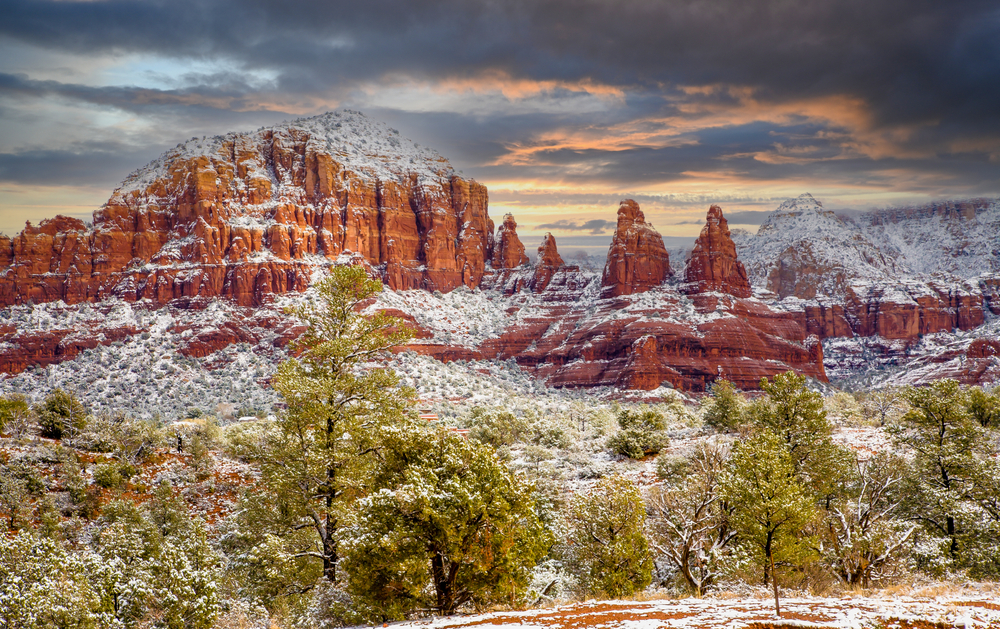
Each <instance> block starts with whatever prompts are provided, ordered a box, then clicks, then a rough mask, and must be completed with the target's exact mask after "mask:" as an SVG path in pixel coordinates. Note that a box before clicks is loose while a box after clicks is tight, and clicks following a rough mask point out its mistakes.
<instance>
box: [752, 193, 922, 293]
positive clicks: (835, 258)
mask: <svg viewBox="0 0 1000 629" xmlns="http://www.w3.org/2000/svg"><path fill="white" fill-rule="evenodd" d="M733 240H734V241H735V242H736V246H737V250H738V252H739V258H740V260H741V261H742V262H743V265H744V266H745V267H746V269H747V274H748V275H749V276H750V282H751V284H753V286H754V288H757V289H763V288H766V289H768V290H770V291H772V292H774V293H777V295H778V297H779V298H785V297H788V296H790V295H794V296H796V297H800V298H803V299H812V298H815V297H843V296H844V291H845V288H846V286H847V285H849V284H851V283H854V282H856V281H858V280H861V281H868V282H876V283H883V284H884V283H892V281H893V280H894V278H896V277H898V276H899V273H900V272H901V271H903V270H904V267H902V266H901V265H900V264H899V261H898V260H897V259H895V258H894V257H893V256H887V255H885V253H884V252H883V251H882V250H881V249H879V247H878V246H876V245H875V244H874V243H873V242H872V241H871V240H869V239H868V237H867V236H866V234H865V233H863V232H862V230H861V229H860V228H859V227H858V226H857V225H855V224H853V223H849V222H846V221H844V220H843V219H841V218H840V217H838V216H837V215H836V214H834V213H833V212H832V211H830V210H827V209H825V208H824V207H823V204H822V203H820V202H819V201H817V200H816V199H814V198H813V197H812V195H810V194H803V195H801V196H799V197H798V198H795V199H789V200H788V201H785V202H784V203H782V204H781V205H780V206H778V209H776V210H775V211H774V212H772V213H771V215H770V216H768V218H767V220H766V221H764V223H763V224H762V225H761V226H760V229H759V230H758V231H757V234H756V235H752V236H751V235H749V234H747V233H746V232H742V233H734V234H733Z"/></svg>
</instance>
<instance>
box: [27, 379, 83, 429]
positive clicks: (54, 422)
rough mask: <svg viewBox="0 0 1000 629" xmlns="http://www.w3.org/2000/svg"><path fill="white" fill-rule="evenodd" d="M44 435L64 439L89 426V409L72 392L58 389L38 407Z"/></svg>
mask: <svg viewBox="0 0 1000 629" xmlns="http://www.w3.org/2000/svg"><path fill="white" fill-rule="evenodd" d="M35 412H36V414H37V415H38V423H39V425H40V426H41V428H42V436H43V437H48V438H49V439H62V438H63V437H64V436H74V435H76V434H77V433H79V432H80V431H82V430H83V429H84V428H86V426H87V409H85V408H84V406H83V404H81V403H80V400H78V399H76V397H75V396H74V395H73V394H71V393H67V392H66V391H63V390H62V389H56V390H55V391H53V392H52V393H50V394H49V395H48V396H47V397H46V398H45V400H44V401H43V402H42V403H41V405H40V406H39V408H38V409H36V411H35Z"/></svg>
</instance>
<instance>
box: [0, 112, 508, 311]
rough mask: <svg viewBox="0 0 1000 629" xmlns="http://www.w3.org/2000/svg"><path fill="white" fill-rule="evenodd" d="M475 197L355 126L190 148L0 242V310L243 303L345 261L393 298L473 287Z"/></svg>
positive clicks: (325, 119)
mask: <svg viewBox="0 0 1000 629" xmlns="http://www.w3.org/2000/svg"><path fill="white" fill-rule="evenodd" d="M492 233H493V223H492V221H491V220H490V218H489V215H488V198H487V192H486V188H485V187H483V186H482V185H480V184H478V183H476V182H474V181H466V180H464V179H462V178H461V177H459V176H457V175H456V173H455V172H454V170H453V169H452V167H451V165H450V164H449V163H448V162H447V161H446V160H445V159H444V158H442V157H440V156H439V155H437V154H436V153H434V152H432V151H429V150H427V149H421V148H419V147H417V146H416V145H415V144H413V143H412V142H410V141H409V140H406V139H405V138H402V137H400V136H399V134H398V132H396V131H395V130H392V129H389V128H388V127H386V126H385V125H384V124H381V123H376V122H373V121H371V120H369V119H368V118H366V117H365V116H363V115H362V114H360V113H357V112H350V111H344V112H336V113H330V114H325V115H322V116H318V117H315V118H308V119H303V120H298V121H295V122H292V123H289V124H284V125H280V126H277V127H272V128H266V129H260V130H258V131H256V132H253V133H230V134H228V135H225V136H216V137H213V138H202V139H201V140H199V139H197V138H195V139H192V140H190V141H189V142H186V143H184V144H182V145H178V147H177V148H175V149H173V150H171V151H168V152H167V153H166V154H164V155H163V156H162V157H161V158H160V159H158V160H157V161H155V162H153V163H151V164H149V165H148V166H146V167H144V168H142V169H140V170H138V171H136V172H135V173H133V174H132V175H130V176H129V177H128V179H126V181H125V182H124V184H123V185H122V186H121V187H120V188H119V189H118V190H116V191H115V193H114V194H113V195H112V197H111V198H110V199H109V200H108V202H107V203H106V204H105V205H104V206H103V207H102V208H101V209H99V210H98V211H96V212H95V213H94V226H93V228H87V227H85V226H84V225H83V223H81V222H80V221H76V220H74V219H68V218H65V217H57V218H55V219H52V220H49V221H43V222H42V224H41V225H39V226H37V227H33V226H31V225H28V226H27V227H26V228H25V230H24V231H23V232H21V233H20V234H18V235H17V236H15V237H14V238H13V239H12V240H11V241H10V243H9V244H8V243H7V242H6V241H0V305H9V304H17V303H25V302H28V301H34V302H46V301H54V300H57V299H61V300H63V301H65V302H67V303H77V302H82V301H98V300H101V299H103V298H105V297H110V296H116V297H120V298H122V299H125V300H128V301H134V300H138V299H150V300H152V301H153V302H154V303H158V304H162V303H166V302H168V301H170V300H172V299H176V298H180V297H215V296H227V297H231V298H233V299H234V300H235V301H236V302H237V303H238V304H241V305H257V304H260V303H263V302H264V301H266V300H267V299H268V297H269V295H271V294H272V293H283V292H288V291H301V290H304V289H305V287H306V286H307V285H308V283H309V279H310V276H311V274H312V272H313V271H314V270H315V269H316V268H318V267H322V266H325V265H328V264H331V263H333V262H334V261H336V260H338V259H340V260H352V259H353V260H354V261H356V262H361V263H364V264H367V265H369V266H371V267H373V268H374V269H375V270H377V271H378V272H380V273H381V274H382V275H383V277H384V279H385V281H386V283H387V284H388V285H389V286H390V287H392V288H395V289H406V288H426V289H428V290H442V291H449V290H452V289H454V288H455V287H457V286H461V285H465V286H469V287H474V286H477V285H478V284H479V281H480V279H481V277H482V275H483V272H484V267H485V263H486V261H487V260H488V259H489V255H490V251H491V246H492V244H493V243H492Z"/></svg>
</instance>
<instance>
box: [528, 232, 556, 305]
mask: <svg viewBox="0 0 1000 629" xmlns="http://www.w3.org/2000/svg"><path fill="white" fill-rule="evenodd" d="M562 266H563V259H562V256H560V255H559V251H557V250H556V239H555V237H554V236H553V235H552V234H548V233H547V234H545V237H544V238H542V244H541V245H539V247H538V260H537V261H536V262H535V276H534V278H532V286H531V288H532V290H534V291H535V292H536V293H540V292H542V291H543V290H545V289H546V287H548V285H549V282H551V281H552V276H553V275H555V273H556V271H558V270H559V269H560V268H561V267H562Z"/></svg>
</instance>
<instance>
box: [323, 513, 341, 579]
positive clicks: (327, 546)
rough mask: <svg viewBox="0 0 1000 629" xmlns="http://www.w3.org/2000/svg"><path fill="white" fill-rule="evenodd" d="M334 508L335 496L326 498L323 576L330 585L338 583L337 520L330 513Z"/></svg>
mask: <svg viewBox="0 0 1000 629" xmlns="http://www.w3.org/2000/svg"><path fill="white" fill-rule="evenodd" d="M332 508H333V496H327V497H326V529H325V531H324V534H323V576H324V577H326V580H327V581H329V582H330V583H336V582H337V561H338V559H339V557H338V553H337V519H336V518H334V517H333V516H332V515H331V514H330V511H331V510H332Z"/></svg>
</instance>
